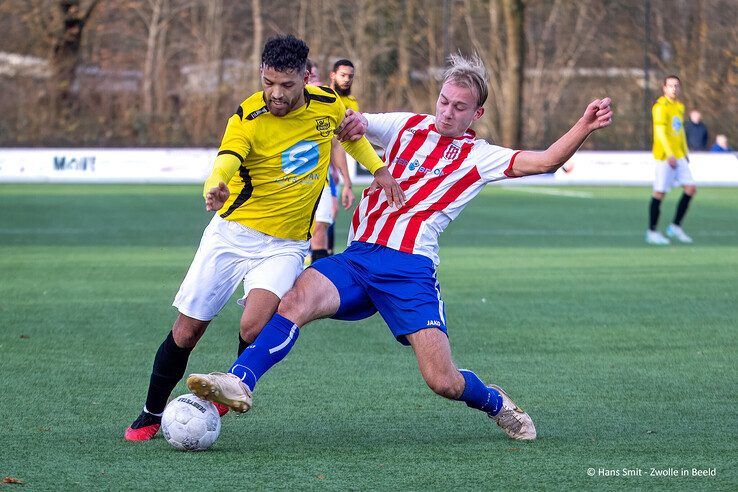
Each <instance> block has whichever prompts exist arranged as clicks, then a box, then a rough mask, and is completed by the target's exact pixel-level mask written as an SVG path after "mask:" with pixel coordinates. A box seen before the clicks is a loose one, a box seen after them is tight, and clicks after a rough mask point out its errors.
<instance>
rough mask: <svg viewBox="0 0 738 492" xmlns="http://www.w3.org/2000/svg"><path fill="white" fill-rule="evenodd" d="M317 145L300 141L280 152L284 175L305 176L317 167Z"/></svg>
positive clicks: (318, 155) (318, 154) (309, 141)
mask: <svg viewBox="0 0 738 492" xmlns="http://www.w3.org/2000/svg"><path fill="white" fill-rule="evenodd" d="M319 157H320V152H319V151H318V143H317V142H313V141H311V140H301V141H300V142H297V143H296V144H295V145H293V146H292V147H290V148H288V149H287V150H285V151H284V152H282V171H283V172H284V173H285V174H305V173H307V172H308V171H311V170H313V169H315V168H316V167H318V158H319Z"/></svg>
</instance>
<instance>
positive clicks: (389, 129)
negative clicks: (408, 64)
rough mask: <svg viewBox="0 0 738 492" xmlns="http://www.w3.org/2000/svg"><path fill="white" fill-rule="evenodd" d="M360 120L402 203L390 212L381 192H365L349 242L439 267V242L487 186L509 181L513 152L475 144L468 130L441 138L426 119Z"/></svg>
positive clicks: (414, 116)
mask: <svg viewBox="0 0 738 492" xmlns="http://www.w3.org/2000/svg"><path fill="white" fill-rule="evenodd" d="M364 116H365V117H366V118H367V120H368V121H369V128H368V130H367V134H366V136H367V137H368V138H369V140H370V141H371V142H372V143H375V144H376V145H378V146H380V147H382V148H384V149H385V155H384V162H385V163H386V164H387V168H388V169H389V171H390V173H392V176H394V178H395V179H396V180H397V182H398V184H399V185H400V188H402V190H403V191H404V192H405V196H406V198H407V202H406V203H405V205H404V206H403V207H401V208H399V209H395V208H390V207H389V205H388V203H387V198H386V196H385V194H384V191H382V190H381V189H379V190H376V191H374V192H373V193H371V194H370V193H369V189H368V188H367V189H366V190H364V196H363V198H362V200H361V202H359V206H358V207H356V210H355V211H354V216H353V219H352V221H351V227H350V231H349V241H348V242H349V244H351V242H352V241H361V242H366V243H374V244H381V245H383V246H387V247H389V248H392V249H396V250H399V251H404V252H406V253H413V254H420V255H424V256H427V257H429V258H430V259H431V260H433V263H434V264H436V265H438V261H439V260H438V236H440V234H441V232H443V230H444V229H445V228H446V226H448V224H449V223H450V222H451V221H452V220H454V219H455V218H456V217H458V215H459V214H460V213H461V211H462V210H463V209H464V207H465V206H466V204H467V203H469V201H470V200H471V199H472V198H474V197H475V196H476V195H477V194H478V193H479V192H480V191H481V190H482V188H484V186H485V185H486V184H487V183H490V182H493V181H499V180H502V179H505V178H507V177H510V176H508V174H509V173H510V170H511V169H512V163H513V161H514V160H515V156H516V155H517V153H518V152H516V151H514V150H511V149H506V148H504V147H498V146H496V145H491V144H490V143H488V142H487V141H485V140H482V139H477V138H476V136H475V134H474V132H473V131H471V130H467V132H466V133H465V134H464V135H463V136H462V137H457V138H452V137H445V136H442V135H441V134H440V133H438V131H436V127H435V125H434V123H435V117H434V116H430V115H424V114H412V113H384V114H367V113H365V114H364Z"/></svg>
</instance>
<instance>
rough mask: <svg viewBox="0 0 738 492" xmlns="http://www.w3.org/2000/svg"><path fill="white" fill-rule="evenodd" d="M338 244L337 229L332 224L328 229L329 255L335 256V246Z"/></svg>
mask: <svg viewBox="0 0 738 492" xmlns="http://www.w3.org/2000/svg"><path fill="white" fill-rule="evenodd" d="M335 243H336V229H335V227H333V224H331V225H330V226H329V227H328V255H329V256H330V255H332V254H333V245H334V244H335Z"/></svg>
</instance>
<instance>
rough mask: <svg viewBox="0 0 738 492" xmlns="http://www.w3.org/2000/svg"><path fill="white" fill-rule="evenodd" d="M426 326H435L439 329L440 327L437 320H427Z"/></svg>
mask: <svg viewBox="0 0 738 492" xmlns="http://www.w3.org/2000/svg"><path fill="white" fill-rule="evenodd" d="M426 325H427V326H437V327H439V328H440V327H441V322H440V321H438V320H437V319H429V320H428V321H427V322H426Z"/></svg>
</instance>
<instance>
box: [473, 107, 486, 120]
mask: <svg viewBox="0 0 738 492" xmlns="http://www.w3.org/2000/svg"><path fill="white" fill-rule="evenodd" d="M483 114H484V107H479V108H477V110H476V111H475V112H474V121H477V120H478V119H479V118H481V117H482V115H483Z"/></svg>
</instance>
